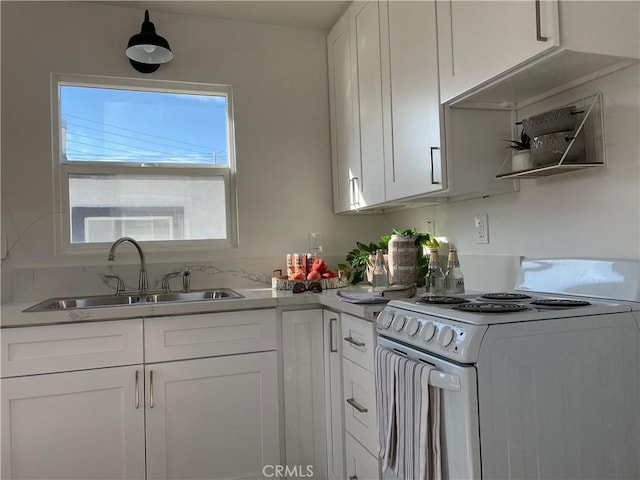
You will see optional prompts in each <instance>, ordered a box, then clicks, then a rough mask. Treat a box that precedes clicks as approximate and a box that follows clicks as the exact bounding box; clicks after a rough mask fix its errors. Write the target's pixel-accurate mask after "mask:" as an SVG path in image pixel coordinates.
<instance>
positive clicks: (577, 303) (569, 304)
mask: <svg viewBox="0 0 640 480" xmlns="http://www.w3.org/2000/svg"><path fill="white" fill-rule="evenodd" d="M531 305H536V306H538V307H555V308H574V307H586V306H588V305H591V303H590V302H587V301H586V300H569V299H566V298H541V299H539V300H534V301H533V302H531Z"/></svg>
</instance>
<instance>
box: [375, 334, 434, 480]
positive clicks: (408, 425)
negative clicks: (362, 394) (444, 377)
mask: <svg viewBox="0 0 640 480" xmlns="http://www.w3.org/2000/svg"><path fill="white" fill-rule="evenodd" d="M374 366H375V374H376V414H377V419H378V429H379V432H378V436H379V441H380V456H381V458H382V461H383V470H391V471H392V472H394V473H395V474H396V475H398V476H399V477H402V478H404V479H405V480H408V479H411V480H441V478H442V468H441V458H440V457H441V454H440V392H439V390H438V389H437V388H435V387H432V386H430V385H429V375H430V373H431V371H432V370H433V369H434V367H433V366H432V365H429V364H426V363H422V362H415V361H413V360H410V359H408V358H405V357H402V356H400V355H396V354H395V353H393V352H391V351H389V350H387V349H384V348H382V347H379V346H378V347H376V356H375V364H374Z"/></svg>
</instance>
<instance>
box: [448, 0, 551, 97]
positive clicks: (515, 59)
mask: <svg viewBox="0 0 640 480" xmlns="http://www.w3.org/2000/svg"><path fill="white" fill-rule="evenodd" d="M436 3H437V15H438V46H439V50H440V56H439V64H440V95H441V101H442V102H443V103H444V102H448V101H449V100H451V99H453V98H455V97H457V96H458V95H460V94H462V93H464V92H466V91H468V90H470V89H472V88H474V87H477V86H479V85H481V84H483V83H485V82H487V81H488V80H491V79H492V78H494V77H496V76H497V75H500V74H502V73H504V72H507V71H509V70H511V69H512V68H515V67H517V66H519V65H521V64H522V63H524V62H526V61H528V60H530V59H531V58H533V57H536V56H538V55H540V54H542V53H545V52H547V51H549V50H552V49H554V48H557V47H558V46H559V45H560V34H559V21H558V2H557V0H526V1H511V0H509V1H461V0H438V1H437V2H436Z"/></svg>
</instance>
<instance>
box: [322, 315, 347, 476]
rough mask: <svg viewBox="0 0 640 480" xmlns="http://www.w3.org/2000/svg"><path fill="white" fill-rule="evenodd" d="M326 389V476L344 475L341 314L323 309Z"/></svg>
mask: <svg viewBox="0 0 640 480" xmlns="http://www.w3.org/2000/svg"><path fill="white" fill-rule="evenodd" d="M323 319H324V320H323V323H324V372H325V379H324V388H325V403H326V407H325V411H326V425H327V478H328V479H330V480H342V479H343V478H345V474H344V472H345V463H344V407H343V400H342V358H341V356H342V342H341V341H340V331H341V326H340V314H339V313H335V312H330V311H329V310H324V311H323Z"/></svg>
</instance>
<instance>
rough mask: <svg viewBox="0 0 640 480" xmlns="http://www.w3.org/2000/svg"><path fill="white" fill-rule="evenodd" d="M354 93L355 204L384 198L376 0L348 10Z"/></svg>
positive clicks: (378, 27) (369, 202) (368, 204)
mask: <svg viewBox="0 0 640 480" xmlns="http://www.w3.org/2000/svg"><path fill="white" fill-rule="evenodd" d="M348 13H349V25H350V26H349V30H350V32H351V59H352V73H353V93H354V102H355V103H354V109H353V110H354V115H355V118H354V122H353V124H354V125H355V127H356V130H358V131H359V133H360V165H361V169H360V178H356V179H355V185H354V187H353V189H354V191H356V192H357V198H356V199H355V207H356V208H363V207H366V206H370V205H376V204H379V203H382V202H384V201H385V190H384V189H385V184H384V176H385V175H384V144H383V131H384V124H383V122H382V78H381V77H380V21H379V14H378V3H377V2H354V3H352V4H351V6H350V7H349V10H348Z"/></svg>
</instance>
